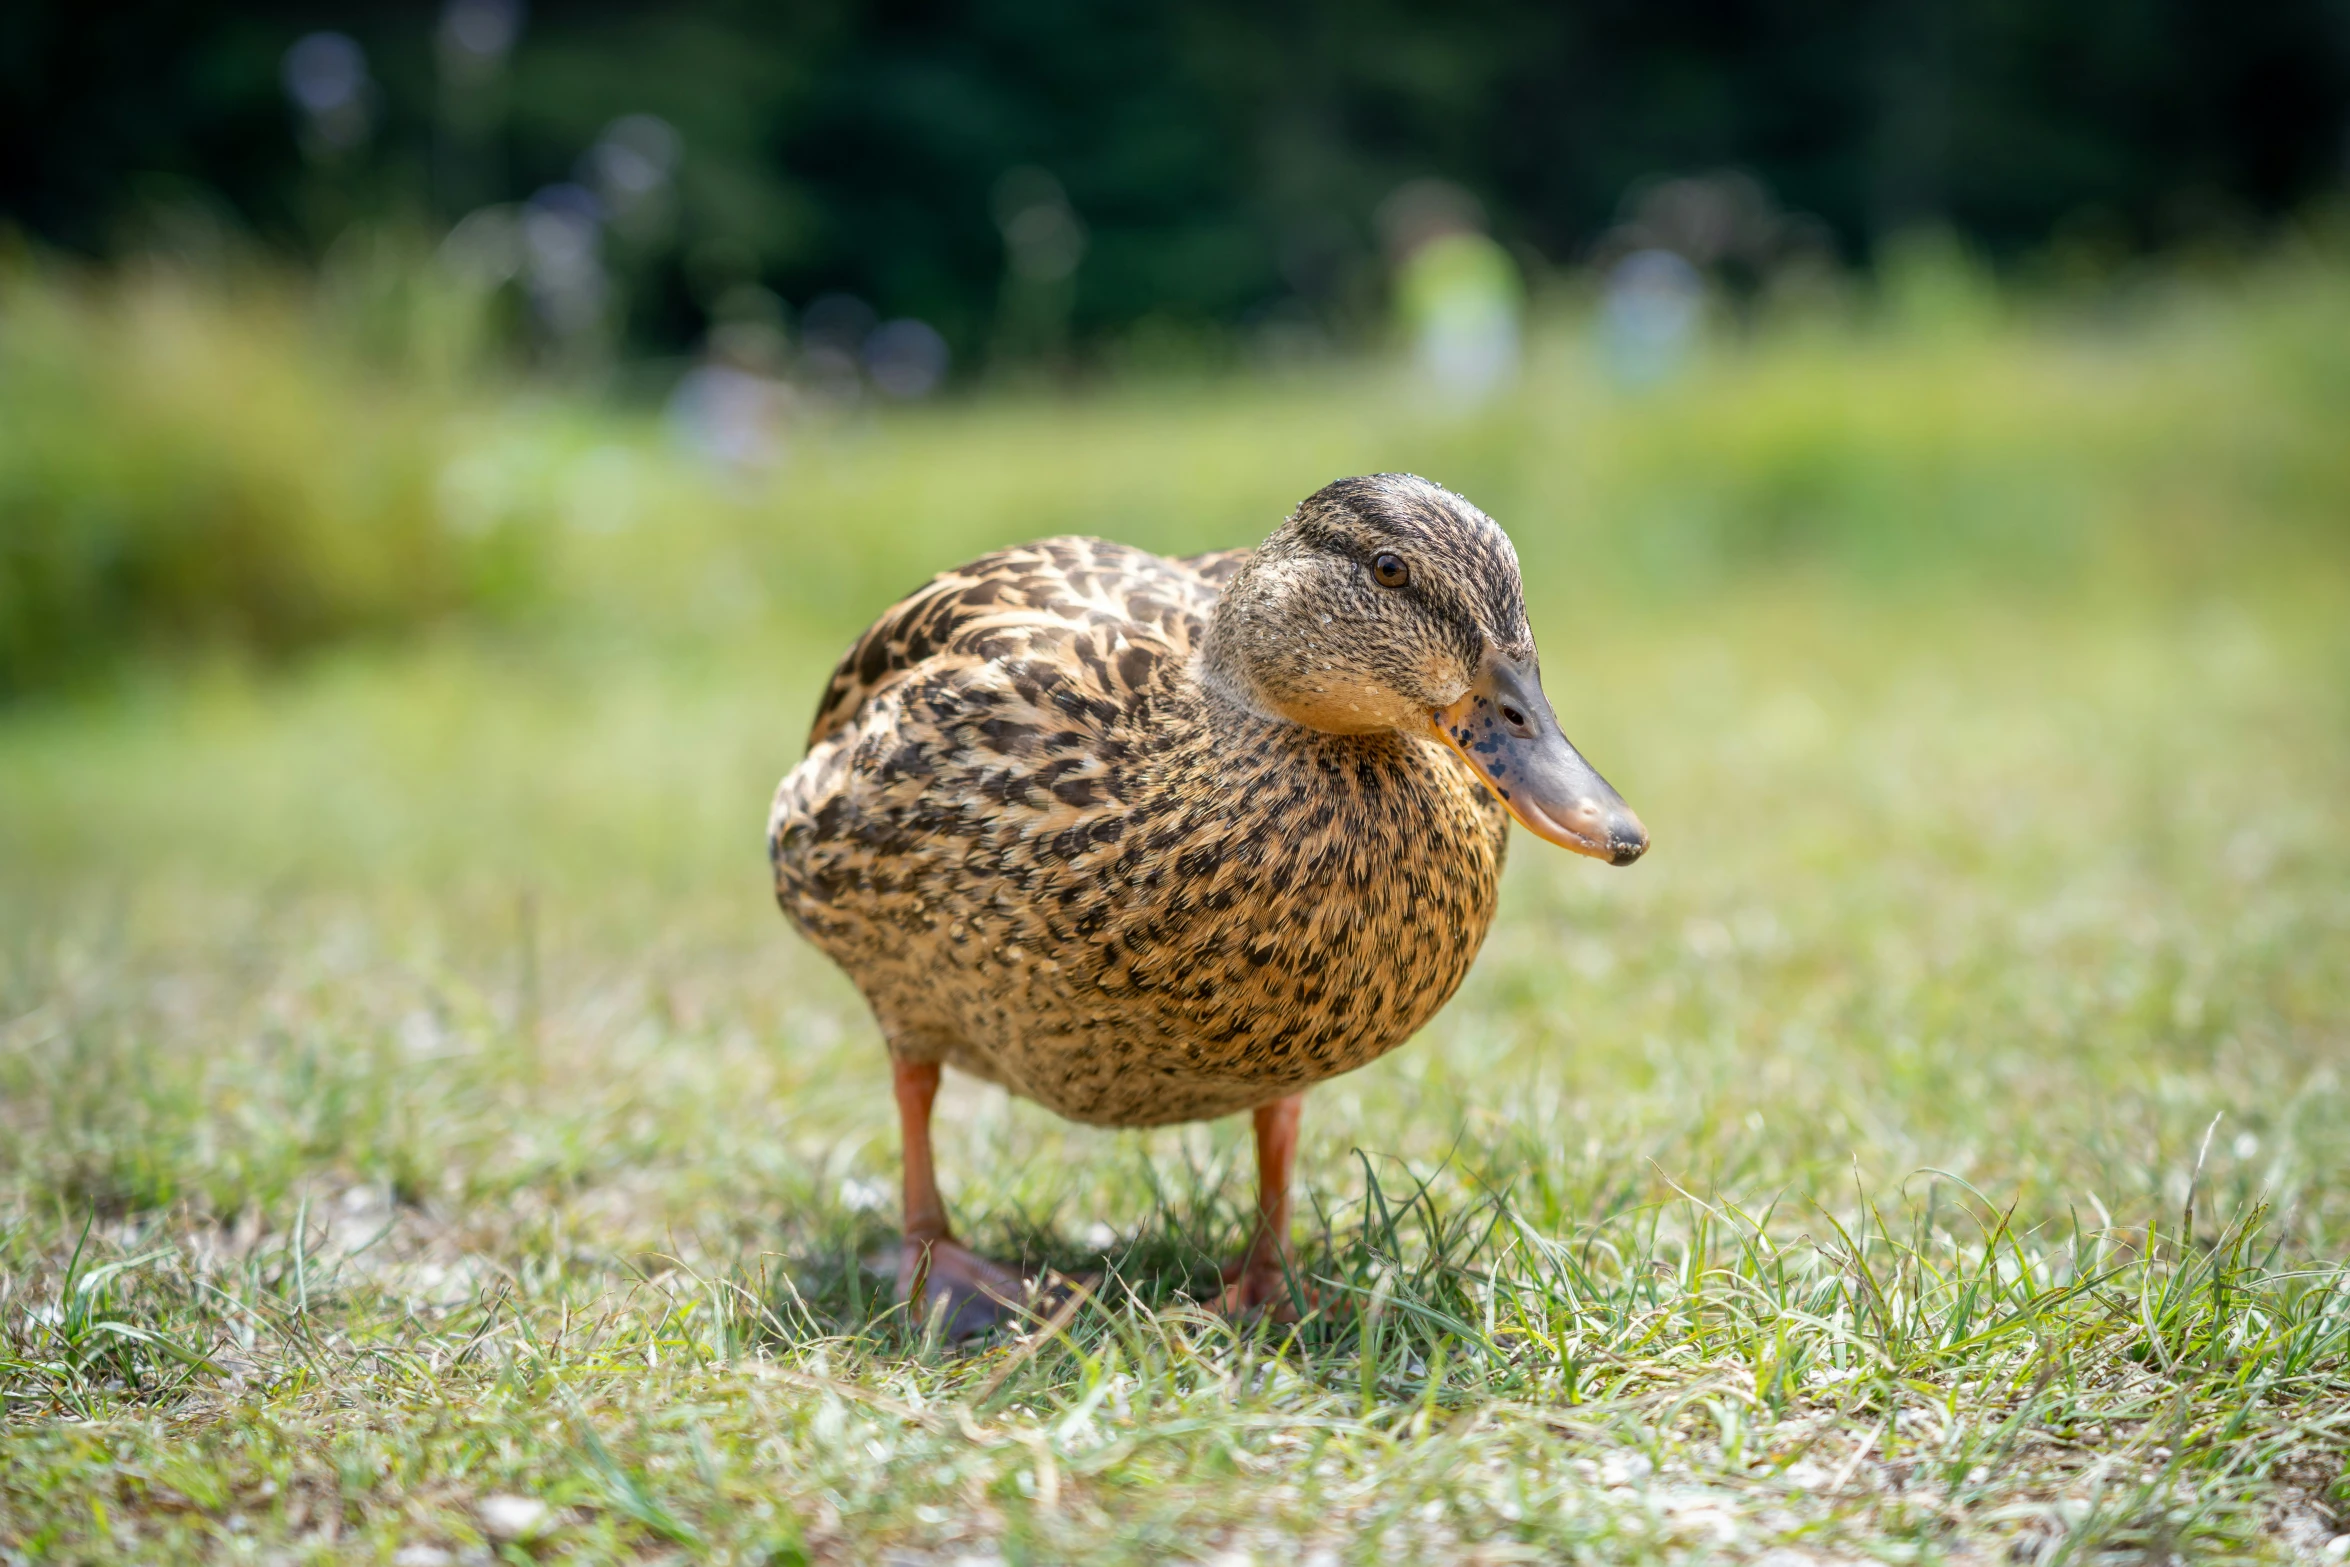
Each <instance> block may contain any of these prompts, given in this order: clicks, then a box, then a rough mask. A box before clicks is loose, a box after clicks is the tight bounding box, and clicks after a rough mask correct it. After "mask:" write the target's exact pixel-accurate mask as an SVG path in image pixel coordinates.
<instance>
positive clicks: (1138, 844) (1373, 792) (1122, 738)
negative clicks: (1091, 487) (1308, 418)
mask: <svg viewBox="0 0 2350 1567" xmlns="http://www.w3.org/2000/svg"><path fill="white" fill-rule="evenodd" d="M1378 549H1394V550H1400V551H1404V552H1405V553H1406V554H1408V556H1409V557H1410V559H1411V560H1412V561H1413V563H1414V567H1413V571H1414V575H1413V579H1412V589H1411V591H1410V592H1409V593H1396V592H1391V591H1390V590H1389V589H1388V588H1384V587H1382V586H1380V585H1379V584H1378V583H1376V582H1374V581H1373V580H1372V579H1371V575H1370V569H1371V568H1370V567H1369V566H1368V565H1367V564H1366V562H1367V561H1369V560H1370V559H1372V558H1374V556H1373V555H1372V554H1371V553H1370V552H1372V551H1374V550H1378ZM1496 650H1501V651H1505V652H1509V653H1511V654H1513V655H1516V654H1519V653H1520V652H1522V654H1523V656H1525V657H1527V658H1529V659H1530V658H1531V655H1532V639H1531V637H1530V636H1529V635H1528V634H1527V632H1526V627H1525V616H1524V611H1523V607H1522V604H1521V601H1520V590H1519V585H1518V573H1517V562H1516V558H1515V556H1514V554H1513V553H1512V552H1511V550H1510V546H1509V541H1508V539H1507V538H1506V537H1505V536H1504V535H1503V534H1502V532H1501V530H1500V529H1499V528H1498V527H1497V526H1495V525H1494V524H1493V523H1492V522H1491V521H1490V520H1489V519H1487V518H1486V517H1485V516H1484V515H1483V514H1482V513H1480V512H1478V511H1477V510H1476V508H1474V507H1473V506H1470V505H1469V504H1468V503H1467V502H1466V501H1463V500H1461V499H1460V498H1459V497H1457V496H1454V495H1451V494H1449V493H1448V492H1446V491H1443V490H1440V489H1438V488H1437V487H1435V486H1434V485H1430V484H1427V483H1426V482H1425V481H1422V480H1418V479H1411V478H1408V477H1406V476H1400V475H1381V476H1378V477H1375V478H1370V479H1358V480H1348V481H1342V482H1341V483H1340V484H1337V485H1333V486H1330V487H1329V488H1328V489H1325V490H1323V491H1321V492H1319V493H1317V494H1316V495H1315V496H1313V497H1312V498H1310V499H1309V500H1308V501H1307V502H1306V503H1305V504H1304V505H1303V506H1302V507H1300V509H1299V511H1298V512H1297V514H1296V515H1294V516H1293V517H1292V518H1291V519H1290V520H1289V521H1288V522H1287V523H1285V524H1284V526H1283V527H1282V528H1281V530H1279V531H1278V532H1277V533H1276V534H1275V535H1274V536H1273V538H1272V539H1270V540H1268V541H1267V543H1266V545H1265V547H1264V548H1263V549H1262V550H1260V551H1256V552H1250V551H1231V552H1227V553H1224V554H1220V555H1211V556H1198V557H1193V558H1190V559H1187V560H1169V559H1165V558H1162V557H1160V556H1156V555H1151V554H1147V553H1145V552H1143V551H1141V550H1137V549H1131V548H1128V547H1127V546H1125V545H1121V544H1113V543H1106V542H1104V541H1101V540H1098V539H1082V538H1063V539H1048V540H1045V541H1043V542H1041V543H1037V544H1030V545H1023V546H1020V547H1018V548H1014V549H1008V550H1003V551H999V552H998V553H996V554H993V555H988V556H985V557H983V558H981V559H979V560H976V561H973V562H971V563H970V564H969V565H967V566H963V567H961V568H958V569H957V570H954V571H951V572H947V573H945V574H944V575H942V576H940V577H938V578H936V579H934V580H933V581H931V582H930V583H929V584H927V585H926V586H924V587H923V588H922V589H920V590H919V591H918V592H916V593H915V594H913V595H912V596H911V597H910V598H908V599H906V600H905V601H904V602H902V603H900V604H899V605H897V606H896V607H895V608H893V609H891V610H890V611H889V612H888V613H887V614H885V615H883V616H882V617H881V619H880V620H879V621H877V622H876V623H875V624H874V626H873V627H872V629H871V630H869V631H868V632H867V633H866V634H865V635H864V637H863V638H862V639H860V640H859V642H858V643H857V645H856V646H855V647H854V648H852V649H851V650H850V651H849V653H848V655H847V656H846V657H845V658H844V659H842V661H841V663H840V666H839V668H838V669H837V670H836V671H835V672H834V675H833V677H832V681H831V684H830V685H829V687H828V688H827V689H826V691H825V694H824V699H823V702H822V704H821V706H820V708H819V710H818V713H817V717H816V723H815V727H814V732H813V734H812V735H811V737H810V750H809V752H808V755H807V757H806V759H805V760H804V761H802V762H801V763H800V765H799V766H798V767H796V768H794V769H793V770H792V772H791V774H790V775H789V776H788V777H786V778H785V779H784V780H783V784H782V787H781V788H780V789H779V790H778V791H777V794H776V798H775V806H774V812H773V815H772V818H771V820H770V826H769V848H770V852H771V855H772V858H773V862H774V868H775V886H776V894H777V897H778V899H779V901H780V902H781V904H782V906H783V909H784V912H785V913H786V914H787V915H788V916H789V917H790V918H791V920H792V922H793V923H794V924H795V925H797V926H798V927H799V928H800V929H801V930H802V931H803V932H805V933H806V934H807V936H808V937H809V939H810V940H812V941H813V942H814V943H815V944H816V945H817V946H818V947H820V948H822V949H823V950H824V951H825V952H826V953H827V954H828V955H830V956H831V957H832V959H833V960H834V961H835V962H837V963H838V964H839V965H840V966H841V967H842V968H843V969H844V970H845V971H846V972H847V973H848V974H849V976H850V977H851V978H852V979H853V980H855V981H856V983H857V985H858V987H859V988H860V989H861V990H863V991H864V993H865V996H866V998H867V999H868V1000H869V1001H870V1002H871V1003H872V1006H873V1010H874V1013H875V1015H876V1016H877V1018H878V1019H879V1021H880V1024H881V1028H882V1031H883V1033H884V1034H885V1036H886V1037H887V1039H888V1041H889V1047H890V1050H891V1052H892V1053H893V1055H895V1056H896V1057H897V1058H898V1059H899V1060H900V1061H944V1062H946V1063H948V1064H950V1065H953V1066H956V1067H959V1068H962V1069H963V1070H965V1071H969V1072H972V1073H974V1074H976V1075H978V1076H980V1077H983V1078H988V1079H990V1080H993V1081H995V1082H998V1083H1001V1084H1003V1085H1004V1086H1005V1087H1007V1088H1009V1089H1011V1090H1012V1091H1013V1092H1015V1093H1018V1094H1022V1095H1024V1096H1026V1097H1028V1098H1031V1099H1034V1100H1036V1101H1038V1102H1039V1103H1041V1104H1044V1105H1046V1106H1048V1107H1049V1108H1051V1109H1053V1110H1055V1111H1057V1112H1059V1113H1060V1114H1062V1115H1065V1116H1069V1117H1071V1118H1073V1119H1076V1120H1081V1121H1089V1122H1094V1123H1098V1124H1103V1125H1114V1126H1147V1125H1154V1124H1158V1123H1162V1122H1167V1121H1177V1120H1187V1119H1195V1118H1201V1117H1208V1116H1216V1115H1222V1114H1225V1113H1227V1112H1230V1111H1234V1110H1240V1109H1245V1108H1248V1107H1250V1106H1255V1105H1261V1104H1264V1103H1266V1102H1268V1101H1270V1100H1273V1099H1276V1098H1278V1097H1280V1096H1283V1095H1287V1094H1292V1093H1295V1092H1297V1091H1299V1090H1300V1089H1303V1088H1304V1087H1306V1086H1308V1085H1310V1084H1312V1083H1315V1082H1318V1081H1320V1080H1322V1079H1324V1078H1328V1077H1331V1076H1335V1075H1336V1074H1338V1073H1341V1072H1346V1071H1350V1070H1352V1069H1353V1068H1355V1067H1358V1066H1361V1065H1363V1064H1364V1063H1366V1062H1369V1061H1371V1060H1374V1059H1376V1058H1377V1057H1379V1056H1380V1055H1382V1054H1384V1053H1385V1052H1387V1051H1389V1050H1391V1049H1393V1048H1395V1046H1397V1045H1399V1044H1401V1043H1402V1042H1403V1041H1404V1040H1406V1039H1408V1038H1409V1037H1410V1036H1411V1035H1412V1034H1413V1033H1414V1032H1415V1031H1416V1030H1417V1029H1419V1027H1420V1026H1421V1025H1422V1024H1423V1023H1425V1022H1426V1021H1427V1020H1428V1018H1429V1017H1430V1015H1431V1014H1433V1013H1434V1012H1435V1011H1436V1009H1437V1008H1438V1007H1439V1006H1441V1005H1442V1004H1443V1003H1444V1001H1445V1000H1446V999H1447V998H1448V997H1449V996H1451V994H1452V993H1453V991H1454V989H1455V988H1456V987H1457V986H1458V985H1459V984H1460V981H1461V978H1462V976H1463V975H1464V974H1465V973H1466V972H1467V970H1468V966H1469V963H1470V961H1471V959H1472V958H1474V957H1475V955H1476V952H1477V948H1478V946H1479V944H1480V943H1481V942H1482V941H1483V939H1484V936H1485V932H1486V929H1487V927H1488V925H1489V924H1490V923H1491V921H1492V918H1493V911H1494V900H1495V894H1496V890H1497V885H1498V881H1499V877H1500V872H1501V865H1502V855H1503V850H1504V847H1505V844H1506V841H1507V833H1508V818H1507V816H1506V815H1505V813H1504V811H1503V810H1502V808H1501V806H1500V805H1499V803H1498V802H1496V801H1495V800H1494V798H1493V797H1492V795H1491V794H1490V793H1488V792H1487V790H1486V789H1485V788H1484V787H1483V785H1482V784H1480V782H1479V781H1478V779H1477V778H1476V776H1475V775H1474V774H1472V773H1471V772H1470V771H1469V769H1468V767H1467V766H1466V765H1464V764H1463V763H1462V761H1461V760H1460V759H1459V758H1458V757H1456V756H1455V755H1454V754H1452V753H1451V752H1450V751H1448V750H1447V749H1446V748H1445V746H1444V745H1443V744H1441V743H1440V742H1439V741H1438V740H1436V739H1435V738H1433V737H1423V736H1422V735H1420V734H1415V733H1411V732H1408V730H1407V728H1406V727H1405V720H1407V719H1411V720H1413V721H1417V722H1420V723H1422V724H1423V725H1424V723H1425V718H1426V715H1427V714H1428V712H1429V711H1430V709H1431V708H1436V707H1442V706H1444V705H1445V704H1447V703H1450V702H1452V701H1454V700H1456V699H1458V698H1460V697H1461V695H1462V693H1463V691H1464V690H1465V689H1466V687H1467V685H1468V683H1469V679H1470V677H1471V675H1472V674H1473V673H1474V671H1475V670H1476V669H1477V667H1478V663H1479V660H1480V659H1481V658H1485V657H1487V656H1488V655H1489V654H1491V653H1493V652H1495V651H1496ZM1301 717H1302V718H1304V719H1306V720H1307V722H1300V721H1295V720H1297V719H1299V718H1301ZM1309 722H1310V724H1311V725H1312V726H1311V727H1309ZM1349 730H1352V731H1356V732H1342V731H1349Z"/></svg>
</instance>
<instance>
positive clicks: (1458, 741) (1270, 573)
mask: <svg viewBox="0 0 2350 1567" xmlns="http://www.w3.org/2000/svg"><path fill="white" fill-rule="evenodd" d="M1202 674H1203V676H1204V677H1205V678H1206V679H1207V680H1208V681H1209V682H1210V683H1211V684H1213V685H1215V686H1216V687H1218V688H1219V689H1221V690H1222V691H1224V692H1225V693H1226V694H1227V695H1229V696H1230V697H1232V698H1233V699H1235V700H1237V701H1240V702H1243V703H1245V704H1246V705H1248V706H1249V707H1252V708H1254V709H1256V710H1257V711H1259V712H1261V713H1264V714H1266V715H1268V716H1271V717H1276V718H1282V719H1287V720H1288V721H1290V722H1292V723H1297V724H1303V725H1305V726H1306V727H1308V728H1311V729H1320V730H1325V731H1329V732H1332V733H1338V734H1365V733H1371V732H1375V731H1378V730H1392V731H1396V732H1400V733H1404V734H1410V735H1419V736H1424V737H1427V738H1431V739H1436V740H1441V741H1442V742H1443V743H1444V744H1446V745H1447V746H1450V747H1451V748H1452V749H1453V750H1454V751H1455V752H1457V753H1459V755H1460V757H1461V759H1462V760H1463V761H1465V762H1467V763H1468V764H1469V766H1470V767H1471V768H1473V769H1474V770H1475V771H1476V774H1477V776H1478V777H1479V778H1480V779H1482V780H1484V783H1485V786H1486V787H1487V788H1488V789H1491V790H1492V791H1493V792H1494V794H1495V795H1497V796H1498V797H1499V798H1500V799H1501V801H1502V803H1503V804H1504V805H1505V806H1507V807H1508V808H1509V813H1510V814H1511V815H1512V816H1514V817H1516V818H1517V819H1518V821H1519V822H1520V823H1521V824H1522V825H1523V826H1524V827H1525V828H1526V829H1527V830H1528V831H1529V832H1531V833H1533V834H1534V835H1535V836H1536V837H1539V838H1545V839H1548V840H1549V841H1550V842H1552V843H1555V844H1558V845H1559V846H1560V847H1562V848H1567V849H1572V850H1574V851H1575V852H1576V853H1578V854H1588V855H1591V856H1593V857H1594V858H1597V859H1602V860H1607V861H1610V862H1611V863H1613V864H1617V865H1629V864H1630V863H1631V862H1632V861H1634V860H1636V859H1638V858H1639V857H1640V855H1641V853H1642V852H1643V851H1644V850H1646V849H1647V847H1648V833H1647V830H1646V829H1644V828H1643V827H1642V826H1641V825H1640V818H1639V817H1637V816H1635V815H1633V814H1632V809H1631V807H1630V806H1628V805H1626V804H1625V803H1624V801H1623V797H1622V796H1620V795H1618V794H1617V793H1616V791H1615V790H1614V789H1612V788H1610V787H1609V786H1608V782H1607V780H1606V779H1604V778H1602V777H1600V776H1599V774H1598V773H1597V772H1596V771H1594V770H1593V768H1592V766H1591V764H1590V763H1589V762H1586V761H1584V760H1583V758H1582V755H1581V754H1580V753H1579V752H1577V751H1576V749H1575V748H1574V746H1572V745H1570V744H1569V743H1568V741H1567V737H1566V735H1565V733H1564V732H1563V731H1562V730H1561V729H1560V728H1559V721H1558V717H1557V715H1556V714H1554V713H1553V712H1552V711H1551V707H1550V699H1549V698H1548V697H1546V696H1545V695H1543V691H1542V675H1541V667H1540V662H1539V660H1538V659H1537V658H1536V657H1535V652H1534V634H1533V632H1532V631H1530V630H1529V629H1528V628H1527V625H1526V604H1525V592H1524V589H1523V587H1522V586H1521V585H1520V583H1519V580H1518V555H1517V551H1516V550H1514V549H1512V548H1511V547H1510V541H1509V535H1507V534H1505V533H1503V532H1502V531H1501V526H1500V524H1498V523H1496V522H1495V521H1494V520H1493V519H1492V518H1490V517H1488V516H1486V515H1485V514H1484V513H1483V512H1481V511H1479V510H1478V509H1477V508H1476V507H1474V506H1472V505H1470V504H1469V503H1468V502H1467V501H1465V500H1463V499H1461V497H1459V496H1458V495H1455V494H1453V493H1452V492H1451V491H1450V490H1445V489H1440V488H1438V487H1437V486H1436V485H1433V484H1430V483H1429V482H1428V481H1427V480H1425V479H1420V478H1415V477H1413V476H1412V475H1410V474H1397V473H1382V474H1373V475H1371V476H1369V477H1367V478H1361V479H1341V480H1339V481H1338V482H1337V483H1336V484H1332V485H1328V486H1326V487H1325V488H1323V489H1320V490H1317V491H1315V492H1314V494H1312V495H1310V496H1308V497H1307V498H1306V502H1305V504H1304V505H1302V506H1300V507H1299V508H1298V509H1297V512H1296V514H1295V515H1294V516H1292V517H1291V518H1290V519H1289V520H1288V521H1287V522H1285V523H1283V524H1282V525H1281V528H1280V529H1279V531H1277V532H1276V533H1274V535H1273V536H1272V537H1271V538H1270V539H1267V540H1266V541H1265V545H1264V547H1263V548H1262V549H1260V550H1258V551H1257V553H1256V555H1255V556H1254V558H1252V559H1251V560H1250V561H1249V562H1248V564H1247V565H1245V566H1243V567H1242V568H1241V569H1240V571H1239V572H1238V573H1237V574H1235V575H1234V577H1233V578H1232V580H1231V582H1230V583H1228V584H1227V585H1226V587H1225V589H1224V596H1223V599H1222V601H1221V602H1220V603H1219V604H1218V605H1217V607H1216V613H1215V619H1214V622H1213V624H1212V625H1211V626H1210V628H1209V631H1208V638H1207V645H1206V647H1205V649H1204V650H1203V655H1202Z"/></svg>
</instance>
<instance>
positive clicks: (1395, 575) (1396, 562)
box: [1371, 555, 1412, 588]
mask: <svg viewBox="0 0 2350 1567" xmlns="http://www.w3.org/2000/svg"><path fill="white" fill-rule="evenodd" d="M1371 574H1372V575H1373V576H1375V577H1377V578H1378V579H1379V585H1380V586H1381V587H1385V588H1400V587H1402V586H1403V585H1404V584H1405V583H1407V582H1409V581H1411V580H1412V568H1411V567H1409V566H1407V565H1405V564H1404V563H1403V557H1402V556H1401V555H1381V556H1380V557H1379V558H1378V559H1377V560H1375V561H1373V562H1371Z"/></svg>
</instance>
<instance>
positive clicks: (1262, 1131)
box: [1217, 1094, 1306, 1322]
mask: <svg viewBox="0 0 2350 1567" xmlns="http://www.w3.org/2000/svg"><path fill="white" fill-rule="evenodd" d="M1305 1106H1306V1096H1305V1095H1303V1094H1291V1095H1290V1096H1289V1097H1288V1098H1286V1099H1276V1100H1274V1101H1273V1102H1272V1103H1271V1104H1269V1105H1259V1106H1257V1113H1256V1123H1257V1228H1256V1233H1255V1234H1254V1235H1252V1236H1250V1237H1249V1243H1248V1251H1247V1253H1246V1254H1245V1255H1243V1256H1242V1258H1241V1259H1240V1261H1238V1262H1236V1263H1234V1264H1233V1265H1232V1266H1230V1267H1228V1268H1226V1269H1225V1270H1224V1294H1223V1298H1222V1299H1221V1300H1219V1301H1218V1302H1217V1309H1219V1310H1221V1311H1223V1312H1225V1313H1227V1314H1234V1315H1236V1314H1238V1313H1241V1312H1249V1311H1269V1313H1270V1315H1272V1316H1273V1317H1274V1318H1275V1319H1277V1320H1279V1321H1282V1322H1292V1321H1295V1320H1296V1318H1297V1308H1296V1304H1295V1300H1294V1298H1293V1295H1292V1292H1291V1289H1290V1278H1289V1275H1290V1271H1291V1269H1290V1254H1289V1171H1290V1166H1291V1165H1292V1164H1294V1163H1295V1162H1296V1160H1297V1122H1298V1116H1299V1114H1300V1112H1302V1111H1303V1110H1304V1109H1305Z"/></svg>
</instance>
